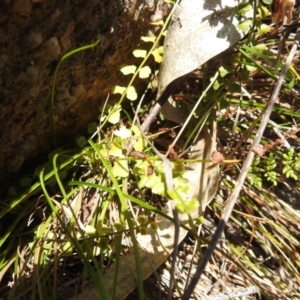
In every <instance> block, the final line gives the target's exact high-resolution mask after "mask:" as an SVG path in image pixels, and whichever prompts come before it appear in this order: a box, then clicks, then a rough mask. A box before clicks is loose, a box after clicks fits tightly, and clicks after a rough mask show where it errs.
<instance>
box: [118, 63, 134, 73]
mask: <svg viewBox="0 0 300 300" xmlns="http://www.w3.org/2000/svg"><path fill="white" fill-rule="evenodd" d="M135 70H136V66H133V65H132V66H125V67H123V68H121V69H120V71H121V72H122V73H123V74H124V75H128V74H134V72H135Z"/></svg>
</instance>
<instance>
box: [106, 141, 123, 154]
mask: <svg viewBox="0 0 300 300" xmlns="http://www.w3.org/2000/svg"><path fill="white" fill-rule="evenodd" d="M108 153H109V155H112V156H115V157H120V156H122V153H123V149H122V145H121V143H118V142H117V141H115V142H114V143H112V144H111V145H110V149H109V151H108Z"/></svg>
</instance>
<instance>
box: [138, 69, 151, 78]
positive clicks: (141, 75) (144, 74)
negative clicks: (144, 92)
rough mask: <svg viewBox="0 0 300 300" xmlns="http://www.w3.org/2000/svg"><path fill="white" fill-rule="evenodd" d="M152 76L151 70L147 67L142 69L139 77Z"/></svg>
mask: <svg viewBox="0 0 300 300" xmlns="http://www.w3.org/2000/svg"><path fill="white" fill-rule="evenodd" d="M150 74H151V69H150V68H149V67H148V66H145V67H143V68H141V69H140V72H139V77H140V78H148V77H149V76H150Z"/></svg>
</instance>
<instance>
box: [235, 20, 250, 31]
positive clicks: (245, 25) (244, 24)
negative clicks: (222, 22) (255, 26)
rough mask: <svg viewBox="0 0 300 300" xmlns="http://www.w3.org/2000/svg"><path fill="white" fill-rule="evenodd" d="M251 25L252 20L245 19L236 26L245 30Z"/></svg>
mask: <svg viewBox="0 0 300 300" xmlns="http://www.w3.org/2000/svg"><path fill="white" fill-rule="evenodd" d="M251 25H252V20H246V21H244V22H241V23H239V24H238V25H237V26H236V27H237V28H238V29H240V30H242V31H243V32H247V31H248V30H249V29H250V27H251Z"/></svg>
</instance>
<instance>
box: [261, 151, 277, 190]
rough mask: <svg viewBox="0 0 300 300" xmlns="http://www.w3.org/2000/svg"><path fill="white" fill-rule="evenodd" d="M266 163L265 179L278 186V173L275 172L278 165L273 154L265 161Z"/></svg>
mask: <svg viewBox="0 0 300 300" xmlns="http://www.w3.org/2000/svg"><path fill="white" fill-rule="evenodd" d="M264 163H265V171H266V172H265V175H264V176H265V177H266V179H267V180H268V181H270V182H271V183H273V185H275V186H276V185H277V173H276V171H273V170H274V169H275V168H276V166H277V164H276V160H275V159H274V155H273V153H272V152H271V153H270V154H269V156H268V158H267V159H266V160H265V161H264Z"/></svg>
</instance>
